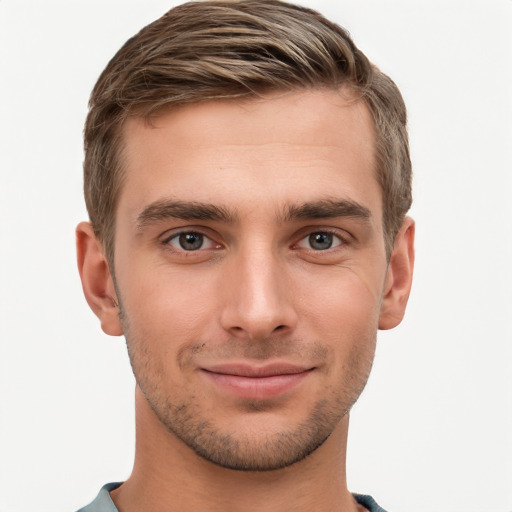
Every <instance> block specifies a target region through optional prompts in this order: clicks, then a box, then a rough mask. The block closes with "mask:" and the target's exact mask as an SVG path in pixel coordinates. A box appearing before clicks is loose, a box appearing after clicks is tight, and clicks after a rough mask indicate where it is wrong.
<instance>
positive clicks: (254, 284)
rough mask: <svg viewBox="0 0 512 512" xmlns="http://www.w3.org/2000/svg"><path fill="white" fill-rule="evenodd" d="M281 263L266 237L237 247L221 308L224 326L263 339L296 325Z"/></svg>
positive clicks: (235, 332) (240, 333)
mask: <svg viewBox="0 0 512 512" xmlns="http://www.w3.org/2000/svg"><path fill="white" fill-rule="evenodd" d="M284 265H285V262H284V261H283V259H282V257H280V255H279V254H278V252H277V251H275V250H274V249H273V247H272V246H271V243H270V242H269V241H265V242H263V241H260V243H252V244H247V245H245V246H244V247H241V248H240V249H239V251H237V253H236V254H235V255H234V257H233V259H232V261H231V272H230V278H229V284H228V287H229V290H228V299H227V301H226V304H225V308H224V311H223V326H224V328H225V329H227V330H229V331H230V332H231V333H232V334H235V335H238V336H241V335H243V336H246V337H249V338H253V339H262V338H265V337H267V336H269V335H271V334H272V333H274V332H275V331H276V330H280V331H283V330H290V329H292V328H293V327H294V326H295V323H296V315H295V311H294V308H293V304H292V301H291V296H290V293H291V290H290V289H289V287H288V286H287V285H286V272H285V268H284Z"/></svg>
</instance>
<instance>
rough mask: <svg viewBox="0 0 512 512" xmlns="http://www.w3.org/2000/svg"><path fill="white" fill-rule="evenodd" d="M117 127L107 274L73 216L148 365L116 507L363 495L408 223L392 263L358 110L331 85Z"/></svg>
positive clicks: (406, 281) (116, 320)
mask: <svg viewBox="0 0 512 512" xmlns="http://www.w3.org/2000/svg"><path fill="white" fill-rule="evenodd" d="M124 139H125V143H126V151H125V154H124V159H125V160H124V162H125V168H126V176H125V178H126V179H125V181H124V184H123V188H122V191H121V194H120V197H119V203H118V210H117V219H116V237H115V265H114V266H115V280H114V278H113V276H112V273H111V272H110V270H109V265H108V262H107V261H106V259H105V256H104V253H103V250H102V247H101V244H100V243H99V242H98V241H97V240H96V239H95V237H94V235H93V232H92V229H91V227H90V225H89V224H88V223H82V224H80V225H79V226H78V228H77V243H78V262H79V269H80V273H81V277H82V282H83V286H84V292H85V295H86V298H87V300H88V302H89V304H90V306H91V307H92V309H93V310H94V312H95V313H96V314H97V315H98V317H99V318H100V320H101V323H102V328H103V330H104V331H105V332H106V333H108V334H111V335H121V334H124V335H125V336H126V339H127V345H128V350H129V353H130V359H131V363H132V367H133V370H134V374H135V377H136V380H137V389H136V421H137V449H136V460H135V464H134V470H133V473H132V475H131V477H130V478H129V479H128V480H127V482H126V483H125V484H123V485H122V486H121V487H120V488H119V489H117V490H116V491H113V492H112V497H113V499H114V501H115V503H116V506H117V507H118V508H119V510H120V511H121V512H131V511H135V510H153V511H159V510H162V511H163V510H166V511H169V510H187V511H204V510H208V511H216V510H219V511H221V510H222V511H226V510H230V511H238V510H240V511H241V510H243V511H244V512H247V511H252V510H258V511H261V510H267V511H274V510H275V511H279V510H283V511H284V510H296V511H302V510H304V511H306V510H308V511H309V510H312V509H314V510H317V511H324V510H325V511H328V510H329V511H331V510H346V511H350V510H352V511H353V510H357V504H356V503H355V501H354V500H353V498H352V497H351V495H350V493H349V492H348V490H347V487H346V477H345V452H346V442H347V430H348V416H349V411H350V408H351V406H352V405H353V403H354V402H355V401H356V400H357V398H358V396H359V394H360V393H361V391H362V389H363V388H364V385H365V383H366V380H367V378H368V375H369V372H370V368H371V364H372V360H373V355H374V350H375V339H376V332H377V329H378V328H382V329H389V328H392V327H394V326H395V325H397V324H398V323H399V322H400V321H401V319H402V317H403V314H404V311H405V306H406V303H407V299H408V296H409V291H410V286H411V279H412V269H413V238H414V224H413V222H412V220H411V219H408V218H407V219H406V220H405V221H404V224H403V226H402V229H401V231H400V232H399V234H398V235H397V238H396V241H395V247H394V250H393V253H392V255H391V257H390V258H389V261H388V259H387V258H386V253H385V248H384V236H383V231H382V196H381V191H380V188H379V185H378V183H377V181H376V178H375V161H374V132H373V122H372V119H371V116H370V113H369V111H368V109H367V107H366V105H365V104H364V103H362V102H360V101H359V102H356V101H350V98H349V95H348V94H345V95H342V94H340V93H337V92H333V91H323V90H316V91H303V92H295V93H287V94H279V95H277V94H275V95H273V96H269V97H267V98H264V99H257V100H250V101H245V102H227V101H226V102H224V101H217V102H205V103H201V104H196V105H192V106H187V107H183V108H179V109H175V110H173V111H172V112H168V113H165V114H162V115H161V116H159V117H158V118H157V119H155V120H154V121H153V123H152V124H151V125H150V124H148V123H146V122H144V121H143V120H141V119H137V118H133V119H130V120H129V121H128V122H127V124H126V126H125V127H124ZM187 237H188V238H187ZM184 247H185V248H184ZM191 248H192V249H194V250H190V249H191ZM114 283H115V285H114ZM116 304H119V308H118V307H116ZM226 368H227V369H226ZM240 368H242V370H240ZM269 368H270V370H269ZM290 368H292V369H293V370H290ZM244 372H249V373H250V375H247V374H244V375H240V374H241V373H244ZM258 372H264V373H265V372H266V373H271V375H270V376H269V375H267V376H266V378H264V379H262V378H261V375H255V373H258ZM290 372H292V375H294V376H292V377H291V376H290ZM233 374H236V376H234V375H233ZM283 374H284V376H283ZM269 377H270V378H269ZM272 379H274V380H272ZM283 382H284V383H285V384H284V385H283Z"/></svg>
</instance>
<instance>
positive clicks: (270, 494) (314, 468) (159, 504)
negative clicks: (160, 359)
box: [111, 388, 357, 512]
mask: <svg viewBox="0 0 512 512" xmlns="http://www.w3.org/2000/svg"><path fill="white" fill-rule="evenodd" d="M136 418H137V421H136V432H137V434H136V436H137V438H136V453H135V463H134V468H133V472H132V474H131V476H130V478H129V479H128V480H127V481H126V482H125V483H124V484H123V485H122V486H121V487H119V488H118V489H116V490H115V491H112V493H111V496H112V499H113V500H114V503H115V504H116V506H117V508H118V509H119V511H120V512H133V511H136V510H152V511H155V512H158V511H160V510H165V511H173V510H187V511H188V512H203V511H204V510H208V511H212V512H213V511H219V512H220V511H222V512H227V511H229V512H239V511H240V512H242V511H243V512H253V511H254V512H256V511H258V512H261V510H265V511H268V512H281V511H289V510H294V511H297V512H300V511H308V512H309V511H311V510H315V511H319V512H320V511H333V510H339V511H347V512H348V511H350V512H353V511H355V510H357V505H356V503H355V501H354V499H353V498H352V496H351V495H350V493H349V492H348V490H347V486H346V474H345V459H346V445H347V433H348V417H345V418H343V419H342V420H341V422H340V423H339V424H338V426H337V427H336V429H335V430H334V432H333V433H332V434H331V436H330V437H329V438H328V439H327V440H326V441H325V443H324V444H323V445H322V446H320V447H319V448H318V449H317V450H315V452H314V453H312V454H311V455H309V456H308V457H306V458H305V459H304V460H302V461H300V462H298V463H295V464H293V465H291V466H289V467H287V468H283V469H278V470H273V471H264V472H253V471H235V470H231V469H226V468H223V467H220V466H218V465H216V464H213V463H211V462H208V461H206V460H205V459H203V458H202V457H200V456H198V455H197V454H196V453H195V452H194V451H193V450H191V449H190V448H189V447H188V446H186V445H185V444H183V443H182V442H181V441H180V440H179V439H177V438H176V437H175V436H174V435H172V434H170V433H169V432H168V431H167V429H166V428H165V427H164V426H163V425H162V424H161V423H160V421H159V420H158V419H157V418H156V416H155V415H154V413H153V411H152V410H151V408H150V406H149V404H148V403H147V401H146V399H145V398H144V396H143V395H142V393H141V392H140V390H139V389H138V388H137V392H136Z"/></svg>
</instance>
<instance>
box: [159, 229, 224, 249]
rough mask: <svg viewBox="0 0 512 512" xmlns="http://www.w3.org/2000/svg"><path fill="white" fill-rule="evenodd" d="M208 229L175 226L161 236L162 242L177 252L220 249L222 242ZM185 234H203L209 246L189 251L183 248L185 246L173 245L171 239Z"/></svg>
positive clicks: (176, 238)
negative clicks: (215, 238) (208, 231)
mask: <svg viewBox="0 0 512 512" xmlns="http://www.w3.org/2000/svg"><path fill="white" fill-rule="evenodd" d="M206 231H207V230H205V229H204V228H199V227H198V228H196V227H194V226H190V227H187V228H175V229H172V230H169V231H166V232H165V233H164V234H163V235H161V236H160V237H159V239H160V243H161V244H162V245H165V246H167V247H170V248H172V250H174V251H176V252H183V253H194V252H201V251H208V250H212V249H220V248H221V247H222V245H221V244H219V243H218V242H216V241H215V240H214V238H213V236H212V235H211V234H207V233H206ZM185 234H196V235H201V236H202V237H203V241H204V243H205V244H206V243H208V247H201V248H199V249H196V250H191V251H187V250H185V249H183V247H179V246H178V245H176V246H175V245H172V244H171V241H173V240H178V239H179V237H180V236H181V235H185Z"/></svg>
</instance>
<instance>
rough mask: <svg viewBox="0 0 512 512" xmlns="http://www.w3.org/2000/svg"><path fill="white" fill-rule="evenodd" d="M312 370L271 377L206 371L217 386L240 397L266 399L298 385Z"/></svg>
mask: <svg viewBox="0 0 512 512" xmlns="http://www.w3.org/2000/svg"><path fill="white" fill-rule="evenodd" d="M311 371H312V370H307V371H304V372H300V373H291V374H284V375H272V376H269V377H242V376H239V375H226V374H224V373H214V372H209V371H204V372H203V373H204V374H205V375H206V376H207V377H208V378H209V379H211V380H212V381H213V382H214V383H215V384H216V385H217V386H219V387H220V388H222V389H224V390H225V391H228V392H229V393H231V394H232V395H235V396H237V397H240V398H249V399H256V400H265V399H269V398H275V397H277V396H279V395H282V394H284V393H286V392H287V391H291V390H292V389H294V388H295V387H296V386H298V385H299V384H300V383H301V382H302V381H303V380H304V379H305V378H306V377H307V376H308V375H309V374H310V373H311Z"/></svg>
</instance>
